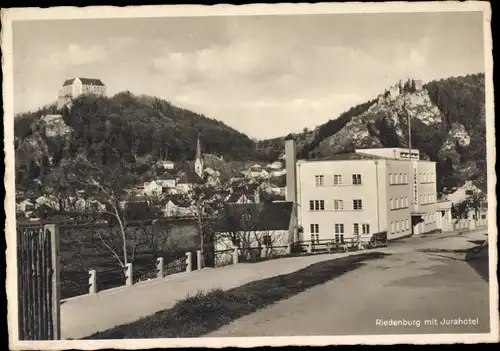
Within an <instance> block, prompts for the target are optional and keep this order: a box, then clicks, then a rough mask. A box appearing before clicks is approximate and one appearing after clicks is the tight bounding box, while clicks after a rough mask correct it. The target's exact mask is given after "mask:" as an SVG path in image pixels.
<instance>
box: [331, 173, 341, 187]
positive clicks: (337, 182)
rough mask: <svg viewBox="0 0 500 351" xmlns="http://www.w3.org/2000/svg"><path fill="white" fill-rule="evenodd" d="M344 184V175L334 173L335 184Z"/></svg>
mask: <svg viewBox="0 0 500 351" xmlns="http://www.w3.org/2000/svg"><path fill="white" fill-rule="evenodd" d="M341 184H342V175H340V174H334V175H333V185H341Z"/></svg>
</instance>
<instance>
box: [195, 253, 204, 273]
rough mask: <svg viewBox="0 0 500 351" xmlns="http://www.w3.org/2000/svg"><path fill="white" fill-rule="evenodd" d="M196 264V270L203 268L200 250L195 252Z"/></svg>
mask: <svg viewBox="0 0 500 351" xmlns="http://www.w3.org/2000/svg"><path fill="white" fill-rule="evenodd" d="M196 262H198V267H197V270H200V269H202V268H203V259H202V256H201V250H197V251H196Z"/></svg>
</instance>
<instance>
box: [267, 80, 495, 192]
mask: <svg viewBox="0 0 500 351" xmlns="http://www.w3.org/2000/svg"><path fill="white" fill-rule="evenodd" d="M413 82H414V81H412V80H410V81H408V82H407V83H406V84H405V85H403V84H402V83H401V82H400V83H399V84H395V85H394V86H392V87H390V88H389V89H388V90H386V91H385V93H382V94H380V95H379V96H378V98H377V99H374V100H372V101H368V102H366V103H364V104H360V105H358V106H355V107H353V108H351V109H350V110H349V111H346V112H345V113H343V114H341V115H340V116H339V117H338V118H336V119H333V120H330V121H328V122H327V123H325V124H323V125H321V126H318V127H317V128H316V129H315V132H314V136H313V138H311V132H309V131H308V132H307V134H306V133H305V132H304V133H300V134H297V135H295V136H296V138H297V139H298V140H299V142H298V143H297V147H298V153H299V157H302V158H306V159H307V158H311V157H316V156H329V155H332V154H338V153H346V152H352V151H354V149H362V148H377V147H408V141H409V128H408V122H410V127H411V144H412V147H413V148H417V149H419V150H420V153H421V155H422V158H424V159H429V160H433V161H436V162H437V176H438V191H439V192H440V193H447V192H449V191H452V190H453V189H454V188H456V187H457V186H460V185H462V184H463V183H464V182H465V181H466V180H472V181H474V182H475V183H477V185H478V186H479V187H482V188H484V187H485V184H486V177H485V173H486V172H485V170H486V126H485V113H484V103H485V97H484V75H483V74H475V75H468V76H465V77H456V78H448V79H442V80H439V81H432V82H429V83H427V84H425V85H422V84H420V83H419V84H414V83H413ZM282 144H283V138H276V139H273V140H267V141H262V142H261V145H262V146H265V147H274V148H276V147H277V145H282Z"/></svg>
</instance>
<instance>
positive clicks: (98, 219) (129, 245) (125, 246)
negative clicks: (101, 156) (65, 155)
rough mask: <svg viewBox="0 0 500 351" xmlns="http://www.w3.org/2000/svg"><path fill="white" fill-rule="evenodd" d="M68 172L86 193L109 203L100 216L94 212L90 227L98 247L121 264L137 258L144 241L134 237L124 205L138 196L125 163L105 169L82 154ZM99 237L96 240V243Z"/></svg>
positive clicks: (74, 182)
mask: <svg viewBox="0 0 500 351" xmlns="http://www.w3.org/2000/svg"><path fill="white" fill-rule="evenodd" d="M66 172H67V174H68V177H69V179H70V180H71V182H72V183H73V184H76V185H78V186H79V187H80V188H82V189H83V190H84V191H85V193H87V194H89V195H91V196H95V197H96V198H98V199H99V200H100V201H101V202H102V203H103V204H104V205H105V206H106V208H105V210H103V211H102V213H100V214H99V215H96V214H93V216H94V218H92V223H93V225H92V226H91V228H90V229H91V230H92V231H93V234H94V236H93V238H94V239H96V240H97V242H98V243H99V244H100V245H99V247H104V251H106V252H108V253H109V254H111V256H112V257H114V258H115V259H116V260H117V262H118V263H119V264H120V266H125V265H127V263H129V262H130V261H131V260H133V259H134V257H135V253H136V250H137V248H138V246H139V245H140V244H141V242H140V241H138V240H137V238H135V237H134V235H135V233H134V231H133V230H132V229H131V228H127V227H128V224H129V223H128V219H127V218H126V216H125V208H126V205H127V203H128V202H129V201H130V200H131V199H132V198H133V197H135V195H136V194H134V192H133V191H131V186H132V184H133V183H134V180H133V179H132V177H130V176H127V174H129V172H128V170H127V169H125V166H124V165H123V164H115V165H113V166H108V167H106V168H104V167H103V166H98V165H96V164H95V163H93V162H92V161H90V160H89V159H88V158H87V157H85V156H81V155H80V156H79V157H78V158H77V159H76V160H74V161H73V162H72V163H71V164H68V165H67V167H66ZM125 190H129V191H128V192H127V191H125ZM102 215H104V218H103V216H102ZM96 240H93V243H94V245H95V243H96ZM95 246H97V245H95Z"/></svg>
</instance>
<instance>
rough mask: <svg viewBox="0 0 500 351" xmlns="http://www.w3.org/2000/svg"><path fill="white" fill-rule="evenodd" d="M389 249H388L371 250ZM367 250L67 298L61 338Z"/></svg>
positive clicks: (243, 265)
mask: <svg viewBox="0 0 500 351" xmlns="http://www.w3.org/2000/svg"><path fill="white" fill-rule="evenodd" d="M387 250H389V248H383V249H377V250H373V251H387ZM365 252H366V251H355V252H348V253H337V254H319V255H315V256H304V257H289V258H281V259H275V260H269V261H264V262H259V263H247V264H246V263H240V264H236V265H230V266H225V267H220V268H215V269H214V268H205V269H202V270H201V271H195V272H191V273H181V274H176V275H172V276H168V277H165V278H164V279H159V280H153V281H149V282H143V283H139V284H136V285H134V286H132V287H121V288H116V289H112V290H107V291H102V292H100V293H97V294H95V295H84V296H79V297H75V298H71V299H68V300H66V301H64V303H63V304H62V306H61V336H62V339H81V338H84V337H86V336H89V335H91V334H94V333H96V332H98V331H104V330H107V329H110V328H113V327H115V326H117V325H122V324H126V323H130V322H134V321H136V320H138V319H140V318H142V317H146V316H149V315H152V314H154V313H156V312H159V311H162V310H165V309H168V308H172V307H173V306H174V305H175V303H176V302H178V301H180V300H183V299H185V298H186V297H187V296H188V295H192V294H196V292H197V291H199V290H204V291H208V290H211V289H214V288H221V289H223V290H229V289H232V288H235V287H238V286H241V285H244V284H246V283H249V282H252V281H256V280H261V279H266V278H270V277H274V276H278V275H282V274H289V273H292V272H295V271H298V270H300V269H303V268H305V267H307V266H309V265H311V264H314V263H317V262H322V261H327V260H331V259H336V258H341V257H345V256H350V255H357V254H360V253H365Z"/></svg>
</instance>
